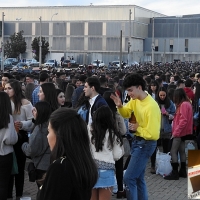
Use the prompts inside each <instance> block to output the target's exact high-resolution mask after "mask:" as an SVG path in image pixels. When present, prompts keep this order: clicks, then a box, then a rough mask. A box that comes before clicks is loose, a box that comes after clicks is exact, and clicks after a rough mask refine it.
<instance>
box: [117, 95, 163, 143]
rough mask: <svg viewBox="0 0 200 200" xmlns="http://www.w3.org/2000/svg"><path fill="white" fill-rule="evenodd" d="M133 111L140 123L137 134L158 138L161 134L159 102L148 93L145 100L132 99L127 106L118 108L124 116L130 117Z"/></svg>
mask: <svg viewBox="0 0 200 200" xmlns="http://www.w3.org/2000/svg"><path fill="white" fill-rule="evenodd" d="M132 111H133V112H134V115H135V117H136V121H137V123H138V124H139V126H138V128H137V130H136V133H135V135H136V136H140V137H143V138H144V139H146V140H158V138H159V136H160V124H161V112H160V108H159V106H158V104H157V102H156V101H155V100H154V99H153V98H152V97H151V95H149V94H148V96H147V97H146V98H145V99H143V100H138V99H136V100H133V99H131V100H130V101H129V102H128V103H127V104H126V105H125V106H123V107H121V108H118V112H119V113H120V115H122V117H124V118H130V117H131V113H132Z"/></svg>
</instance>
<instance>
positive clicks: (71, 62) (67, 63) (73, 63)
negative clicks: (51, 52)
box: [62, 60, 79, 68]
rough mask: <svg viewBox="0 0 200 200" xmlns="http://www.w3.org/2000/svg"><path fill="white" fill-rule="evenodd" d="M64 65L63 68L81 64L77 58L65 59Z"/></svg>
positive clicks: (75, 66)
mask: <svg viewBox="0 0 200 200" xmlns="http://www.w3.org/2000/svg"><path fill="white" fill-rule="evenodd" d="M62 67H63V68H78V67H79V64H78V63H77V62H76V61H75V60H64V61H63V64H62Z"/></svg>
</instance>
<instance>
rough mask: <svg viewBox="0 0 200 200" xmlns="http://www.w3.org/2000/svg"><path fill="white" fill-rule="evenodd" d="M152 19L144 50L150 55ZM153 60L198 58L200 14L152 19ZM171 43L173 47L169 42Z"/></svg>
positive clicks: (191, 59) (199, 48) (190, 59)
mask: <svg viewBox="0 0 200 200" xmlns="http://www.w3.org/2000/svg"><path fill="white" fill-rule="evenodd" d="M152 27H153V25H152V21H151V23H150V24H149V25H148V37H147V38H146V39H145V42H144V44H145V45H144V51H145V52H146V54H148V55H151V46H152ZM154 43H157V44H158V49H157V50H155V52H154V53H155V61H168V62H172V61H173V60H174V59H180V60H183V61H184V60H186V61H196V60H200V15H191V16H187V15H186V16H182V17H166V18H160V19H159V18H155V19H154ZM171 43H173V49H170V44H171Z"/></svg>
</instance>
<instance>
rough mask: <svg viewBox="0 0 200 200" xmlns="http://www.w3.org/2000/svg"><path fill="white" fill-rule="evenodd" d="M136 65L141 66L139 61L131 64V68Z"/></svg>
mask: <svg viewBox="0 0 200 200" xmlns="http://www.w3.org/2000/svg"><path fill="white" fill-rule="evenodd" d="M134 65H136V66H139V63H138V62H137V61H133V62H132V63H131V66H134Z"/></svg>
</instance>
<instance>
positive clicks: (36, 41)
mask: <svg viewBox="0 0 200 200" xmlns="http://www.w3.org/2000/svg"><path fill="white" fill-rule="evenodd" d="M39 42H40V37H35V38H34V39H33V41H32V44H31V46H32V51H33V52H34V53H35V59H36V60H37V61H39ZM48 52H49V42H48V41H46V40H45V38H44V37H42V63H44V60H45V57H46V55H47V54H48Z"/></svg>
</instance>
